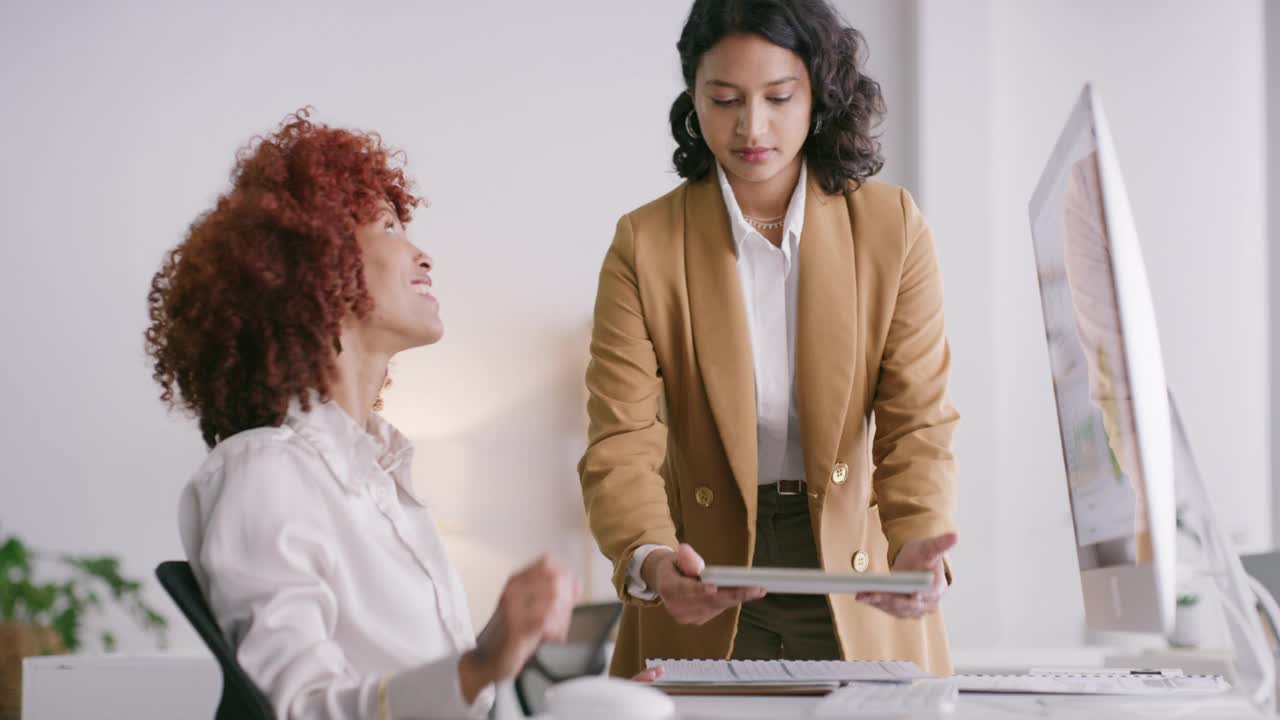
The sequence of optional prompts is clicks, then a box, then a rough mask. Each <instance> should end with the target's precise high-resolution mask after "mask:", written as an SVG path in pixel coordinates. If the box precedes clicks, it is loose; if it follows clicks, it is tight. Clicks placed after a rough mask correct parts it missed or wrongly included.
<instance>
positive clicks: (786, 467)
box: [627, 161, 808, 600]
mask: <svg viewBox="0 0 1280 720" xmlns="http://www.w3.org/2000/svg"><path fill="white" fill-rule="evenodd" d="M716 178H717V179H718V180H719V182H720V194H721V195H722V196H723V197H724V204H725V208H726V209H727V210H728V212H729V229H730V231H731V232H732V234H733V247H734V251H735V252H736V253H737V255H738V263H737V265H738V282H739V284H740V285H741V286H742V301H743V309H744V310H745V311H746V316H747V328H748V329H749V331H750V334H751V358H752V364H753V368H754V370H755V385H756V387H755V390H756V460H757V465H756V467H757V470H756V482H757V483H758V484H760V485H765V484H768V483H772V482H777V481H778V480H803V479H804V454H803V448H802V446H801V443H800V415H799V410H798V409H797V404H796V304H797V295H798V291H799V287H800V236H801V233H802V232H803V230H804V206H805V199H806V189H805V185H806V182H807V180H808V166H807V164H806V163H804V162H803V161H801V165H800V179H799V180H798V181H797V182H796V188H795V190H794V191H792V193H791V201H790V202H789V203H788V204H787V214H786V215H785V216H784V217H783V221H782V242H781V244H780V246H778V245H774V244H773V243H772V242H770V241H769V239H768V238H766V237H765V236H764V235H762V234H761V233H760V231H759V230H757V229H756V228H755V227H753V226H752V225H751V223H749V222H747V221H746V218H744V217H743V215H742V208H740V207H739V206H738V200H737V197H736V196H735V195H734V194H733V187H732V186H730V185H729V178H728V176H726V175H725V172H724V168H722V167H720V164H719V163H716ZM659 547H662V546H661V545H642V546H640V547H639V548H637V549H636V551H635V552H634V553H632V555H631V560H630V562H629V563H628V564H627V576H628V580H629V582H628V583H627V592H629V593H630V594H631V595H633V596H635V597H638V598H641V599H644V600H653V599H655V598H656V597H657V595H656V593H654V592H653V591H652V590H650V589H649V588H648V586H647V585H646V583H645V582H644V580H643V578H641V577H640V568H641V566H642V565H644V560H645V558H646V557H648V556H649V553H650V552H652V551H653V550H655V549H657V548H659Z"/></svg>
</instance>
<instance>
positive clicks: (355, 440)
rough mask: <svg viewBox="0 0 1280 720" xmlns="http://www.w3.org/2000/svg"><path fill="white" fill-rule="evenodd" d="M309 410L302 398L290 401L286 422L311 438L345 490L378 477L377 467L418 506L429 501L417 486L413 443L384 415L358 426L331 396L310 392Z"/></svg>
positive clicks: (352, 488)
mask: <svg viewBox="0 0 1280 720" xmlns="http://www.w3.org/2000/svg"><path fill="white" fill-rule="evenodd" d="M310 399H311V410H309V411H304V410H303V409H302V403H301V401H300V400H299V399H298V398H294V399H293V400H291V401H290V402H289V411H288V413H287V414H286V416H285V420H284V424H285V425H287V426H288V427H289V428H291V429H292V430H293V431H294V432H296V433H298V435H300V436H301V437H303V438H304V439H306V440H307V442H309V443H310V444H311V445H312V446H313V447H314V448H315V449H316V451H317V452H319V453H320V457H321V458H323V459H324V462H325V464H326V465H328V466H329V470H330V471H331V472H332V473H333V475H334V477H335V478H337V480H338V483H339V484H340V485H342V486H343V487H344V488H345V489H347V490H350V491H355V490H357V489H359V488H360V487H362V486H364V485H366V484H368V483H370V482H375V481H376V473H375V472H373V471H374V469H375V466H377V467H380V468H382V470H383V471H384V472H385V473H386V474H387V475H389V476H391V478H392V479H394V480H395V482H396V484H397V485H399V486H400V489H401V490H403V491H404V492H405V493H406V494H407V495H409V496H410V497H411V498H413V499H414V500H416V501H417V502H418V503H419V504H420V505H426V502H425V501H424V500H423V499H422V498H421V497H419V496H418V494H417V493H416V492H415V491H414V488H413V472H412V467H413V444H412V443H410V442H409V439H408V438H407V437H405V436H404V435H403V434H402V433H401V432H400V431H399V430H397V429H396V428H395V426H394V425H392V424H391V423H390V422H387V420H386V419H384V418H383V417H382V416H381V415H378V414H377V413H371V414H370V415H369V425H368V428H367V429H366V428H362V427H360V425H359V424H358V423H357V422H356V421H355V419H354V418H352V417H351V416H350V415H348V414H347V411H346V410H344V409H342V406H341V405H339V404H338V403H336V402H334V401H333V400H328V401H321V400H320V397H319V395H318V394H317V393H315V392H312V393H311V398H310Z"/></svg>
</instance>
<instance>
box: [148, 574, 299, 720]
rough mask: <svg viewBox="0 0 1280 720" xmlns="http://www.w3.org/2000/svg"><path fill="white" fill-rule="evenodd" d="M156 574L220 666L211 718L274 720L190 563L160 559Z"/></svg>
mask: <svg viewBox="0 0 1280 720" xmlns="http://www.w3.org/2000/svg"><path fill="white" fill-rule="evenodd" d="M156 577H157V578H159V579H160V584H161V585H163V586H164V589H165V591H167V592H168V593H169V597H171V598H173V601H174V602H175V603H177V604H178V609H179V610H181V611H182V614H183V615H185V616H187V620H188V621H190V622H191V625H192V627H194V628H195V629H196V632H197V633H199V634H200V638H201V639H202V640H204V644H205V645H208V646H209V650H211V651H212V652H213V656H214V657H215V658H217V659H218V664H219V665H221V666H222V698H221V699H220V700H219V701H218V710H217V712H216V713H215V714H214V716H213V717H214V720H233V719H235V720H275V717H276V714H275V711H274V710H272V709H271V703H269V702H267V698H266V696H265V695H263V694H262V691H261V690H259V689H258V686H257V685H254V684H253V681H252V680H250V679H249V676H248V675H247V674H245V671H244V668H242V667H240V663H239V662H237V661H236V653H235V650H234V649H233V648H232V647H231V643H229V642H227V639H226V638H225V637H223V635H222V630H221V629H219V628H218V623H217V621H216V620H214V619H213V612H212V611H211V610H209V604H208V603H207V602H205V599H204V593H202V592H201V591H200V585H199V584H198V583H197V582H196V576H195V575H193V574H192V573H191V566H190V565H189V564H187V563H186V562H185V561H183V560H169V561H166V562H162V563H160V564H159V565H157V566H156Z"/></svg>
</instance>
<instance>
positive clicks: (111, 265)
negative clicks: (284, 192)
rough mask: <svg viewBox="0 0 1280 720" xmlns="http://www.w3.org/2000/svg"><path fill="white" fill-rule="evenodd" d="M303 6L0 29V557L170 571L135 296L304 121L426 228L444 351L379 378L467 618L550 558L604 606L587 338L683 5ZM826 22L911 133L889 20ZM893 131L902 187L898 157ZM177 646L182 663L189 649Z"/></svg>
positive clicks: (164, 437)
mask: <svg viewBox="0 0 1280 720" xmlns="http://www.w3.org/2000/svg"><path fill="white" fill-rule="evenodd" d="M308 5H310V4H304V3H301V2H291V3H276V4H269V5H261V4H259V3H248V2H237V3H228V4H222V3H217V4H215V3H204V4H183V5H181V6H173V7H169V6H165V5H163V4H155V3H131V4H116V5H106V4H100V3H92V2H72V3H58V4H44V3H37V2H25V3H7V4H5V5H3V6H2V7H0V97H3V98H4V104H5V110H6V112H4V113H0V157H3V158H4V159H5V161H4V166H3V170H0V210H2V212H0V237H3V238H4V248H5V262H3V263H0V300H2V302H0V325H2V326H3V327H4V328H5V330H6V332H5V343H4V345H5V348H6V349H7V350H8V352H7V353H6V359H5V361H4V363H5V364H4V372H3V374H0V396H3V397H4V398H5V399H6V401H7V407H8V409H9V412H7V413H6V415H5V418H4V420H3V421H0V423H2V424H0V438H3V440H0V449H2V450H3V454H4V457H5V472H4V475H3V483H2V484H0V533H4V534H7V533H9V532H17V533H19V534H21V535H22V536H24V537H25V538H26V539H27V540H28V541H30V542H31V543H32V544H34V545H36V546H38V547H40V548H44V549H47V550H50V551H66V552H110V553H116V554H119V555H120V556H122V557H123V558H124V560H125V564H126V568H127V570H128V571H129V572H130V573H132V574H134V575H137V576H145V577H147V578H148V579H150V573H151V568H153V567H154V566H155V564H156V563H157V562H159V561H160V560H163V559H168V558H175V557H180V556H181V547H180V544H179V542H178V538H177V532H176V528H175V508H176V503H177V498H178V494H179V492H180V490H181V487H182V485H183V483H184V482H185V481H186V478H187V477H188V476H189V474H190V473H191V472H192V471H193V470H194V469H195V468H196V466H197V465H198V464H199V463H200V461H201V458H202V457H203V455H204V449H203V447H202V445H201V443H200V440H199V435H198V432H197V431H196V429H195V427H194V424H193V423H192V422H191V421H189V420H187V419H185V418H183V417H181V416H177V415H169V414H166V411H165V409H164V408H163V406H162V405H161V404H160V402H159V401H158V399H157V398H156V395H157V388H156V386H155V385H154V383H153V382H152V381H151V379H150V376H149V372H148V370H147V366H146V363H145V359H144V356H143V353H142V331H143V328H144V327H145V322H146V317H145V295H146V290H147V286H148V282H149V281H150V278H151V275H152V273H153V272H154V271H155V270H156V268H157V267H158V264H159V261H160V258H161V254H162V253H163V252H164V251H165V250H166V249H167V248H169V247H171V246H172V245H174V244H176V243H177V242H178V241H179V240H180V238H181V236H182V233H183V230H184V229H185V227H186V224H187V223H189V222H190V221H191V220H192V219H193V218H194V217H195V215H196V214H197V213H198V212H200V211H201V210H202V209H204V208H206V207H207V206H208V205H209V204H210V203H211V201H212V200H213V198H214V197H215V196H216V194H217V193H218V192H219V191H221V190H222V189H223V188H224V187H225V185H226V178H227V173H228V172H229V170H230V168H231V163H232V159H233V155H234V152H235V150H236V149H237V147H239V146H240V145H241V144H242V143H243V142H244V141H246V140H247V139H248V138H249V137H250V136H251V135H253V134H255V133H260V132H265V131H268V130H270V129H271V128H272V127H273V126H274V124H275V123H276V122H278V121H279V120H280V119H281V118H283V117H284V116H285V115H286V114H287V113H289V112H291V111H293V110H294V109H296V108H298V107H300V106H302V105H305V104H311V105H314V106H315V107H316V108H317V111H318V118H319V119H321V120H323V121H327V122H330V123H333V124H338V125H348V126H354V127H359V128H370V129H376V130H378V131H380V132H381V133H382V134H383V135H384V137H385V138H386V139H387V140H388V141H389V142H390V143H392V144H393V145H396V146H399V147H402V148H404V149H405V150H406V151H407V153H408V157H409V162H410V169H411V171H412V172H413V173H414V174H415V175H416V176H417V178H418V180H419V184H420V187H421V189H422V190H423V191H424V192H425V194H426V195H428V196H429V197H430V199H431V201H432V203H433V207H432V208H431V209H429V210H427V211H425V212H421V213H420V215H419V216H418V219H417V220H416V221H415V222H414V224H413V225H412V226H411V228H410V232H411V233H412V235H413V236H414V238H415V239H416V240H417V241H419V242H421V243H422V244H423V245H424V246H426V247H427V248H428V249H429V250H430V252H431V253H432V254H433V255H434V256H435V258H436V260H437V264H438V270H437V272H436V273H435V278H436V281H437V289H438V295H439V297H440V299H441V302H442V305H443V314H444V318H445V322H446V326H447V331H446V337H445V340H444V342H442V343H441V344H440V345H438V346H436V347H433V348H429V349H425V350H419V351H414V352H411V353H406V354H405V355H403V356H402V357H400V358H398V359H397V360H396V362H395V366H394V382H395V384H394V386H393V388H392V389H391V390H390V391H389V393H388V396H387V409H386V414H387V415H388V416H389V417H390V418H391V419H392V420H393V421H394V422H395V423H397V424H398V425H399V426H400V427H401V428H402V429H404V430H405V431H406V432H407V433H409V434H410V435H411V436H413V437H414V438H415V439H417V440H418V441H419V443H420V444H421V445H422V448H421V450H422V452H421V453H420V454H419V458H420V459H419V462H418V470H419V478H420V480H421V482H422V483H423V484H424V485H425V486H426V487H427V489H428V492H429V493H430V494H431V495H432V496H433V497H434V498H435V499H436V501H437V503H438V506H439V508H440V514H441V515H442V518H441V519H442V523H443V524H444V525H445V527H446V528H447V529H448V530H450V531H451V532H452V533H453V535H454V536H453V537H452V539H451V544H452V546H453V548H452V549H453V552H454V554H455V559H456V560H457V561H458V562H459V564H460V565H461V567H462V571H463V573H464V575H465V578H466V581H467V584H468V587H469V590H470V594H471V597H472V604H473V611H474V612H475V613H476V614H477V615H478V616H481V617H487V615H488V612H489V609H490V608H491V607H492V604H493V602H494V600H495V598H496V593H497V591H498V589H499V588H500V584H501V581H502V579H503V578H505V576H506V575H507V574H508V573H509V572H510V571H511V570H512V569H514V568H515V567H517V566H518V565H519V564H520V563H523V562H525V561H527V560H529V559H530V558H532V557H533V556H534V555H536V554H537V553H540V552H544V551H546V552H553V553H555V554H557V555H559V556H560V557H562V558H564V559H565V560H566V561H567V562H569V563H570V564H571V565H573V566H574V567H576V568H578V571H579V572H580V573H582V574H583V575H584V576H586V577H587V579H588V585H589V590H590V592H592V593H593V594H595V595H597V596H600V595H606V594H608V593H609V592H610V589H609V586H608V582H607V576H608V567H607V565H606V564H605V563H604V561H603V559H601V558H600V557H599V555H598V553H597V552H596V551H595V548H594V545H592V544H590V543H589V541H588V540H587V537H586V533H585V530H584V529H583V522H582V511H581V501H580V495H579V492H578V487H577V480H576V474H575V471H574V464H575V463H576V461H577V459H578V457H579V455H580V453H581V450H582V447H583V444H584V438H583V433H584V428H585V419H584V412H583V405H584V401H585V397H584V391H583V388H582V372H583V370H584V368H585V363H586V342H587V333H588V323H589V318H590V312H591V307H592V301H593V297H594V293H595V283H596V274H597V272H598V270H599V264H600V261H601V259H602V258H603V254H604V250H605V248H606V247H607V244H608V242H609V240H610V238H611V236H612V232H613V227H614V223H615V221H616V219H617V217H618V216H619V215H620V214H621V213H623V212H625V211H627V210H629V209H631V208H633V207H636V206H638V205H640V204H641V203H643V202H646V201H648V200H649V199H651V198H653V197H656V196H657V195H659V194H661V193H663V192H665V191H666V190H667V189H669V188H670V187H672V186H674V185H675V183H676V182H677V180H678V178H676V177H675V175H674V173H673V172H672V171H671V170H670V151H671V143H670V140H669V135H668V132H667V129H666V113H667V109H668V108H669V106H670V102H671V100H672V99H673V98H674V96H675V94H676V93H677V92H678V91H679V90H680V87H681V85H680V77H679V65H678V61H677V57H676V53H675V42H676V39H677V38H678V35H679V31H680V27H681V25H682V24H683V21H684V18H685V15H686V13H687V12H688V3H686V2H665V3H624V2H615V3H599V2H592V1H589V0H579V1H577V2H561V3H557V4H555V5H554V6H543V5H538V4H526V3H500V2H468V3H448V4H444V3H441V4H410V3H381V4H376V5H371V4H364V5H360V6H356V5H351V4H344V3H327V4H321V5H319V6H318V7H316V8H315V9H309V10H306V11H305V12H304V11H303V8H304V7H306V6H308ZM842 8H843V10H844V11H845V13H846V14H847V15H849V16H850V17H851V18H852V19H853V20H854V21H855V22H858V23H859V24H860V25H861V26H863V27H864V28H866V30H867V32H868V34H869V35H871V36H872V37H871V40H872V43H873V53H874V54H873V61H872V62H873V65H872V67H873V70H883V72H884V76H883V77H882V78H881V79H882V80H883V81H884V83H885V89H886V93H887V94H888V95H889V100H890V104H891V106H894V105H896V104H897V103H898V98H902V104H903V105H907V104H908V103H910V102H911V97H910V95H911V93H910V90H909V87H910V86H909V85H907V84H906V83H908V82H909V80H910V79H911V78H910V73H909V72H908V71H907V70H906V69H905V68H908V67H909V65H908V64H906V63H905V61H904V60H903V59H902V58H903V56H904V55H905V52H906V51H905V50H903V49H902V48H901V47H899V45H898V42H897V41H898V39H899V38H900V36H901V35H902V34H903V33H905V32H907V31H908V30H909V29H910V28H909V25H908V24H907V21H906V20H905V18H904V16H903V15H902V12H901V10H900V8H899V7H898V6H896V5H895V4H894V3H892V2H883V1H881V2H871V1H868V0H861V1H850V2H844V3H842ZM880 34H883V35H885V36H887V37H889V38H891V40H889V41H886V42H885V43H884V49H883V50H880V49H877V48H878V47H879V46H878V45H877V44H876V43H877V41H876V38H877V36H878V35H880ZM885 130H886V135H885V142H886V148H887V152H888V154H889V164H888V166H887V168H886V171H885V175H886V177H887V178H889V179H896V180H899V181H901V179H902V177H904V176H905V175H907V174H908V173H909V172H910V171H911V169H912V168H913V166H914V162H913V161H911V160H910V159H903V158H904V156H907V155H908V154H909V152H910V149H911V145H912V144H913V143H912V142H910V140H909V138H908V137H907V136H906V135H905V134H899V133H897V132H896V131H895V130H894V127H893V126H886V128H885ZM150 597H151V598H152V599H153V600H154V601H156V602H157V603H162V604H164V605H165V606H166V607H168V601H167V599H164V598H163V595H162V593H161V592H160V591H159V590H158V588H156V587H154V586H153V587H152V588H151V591H150ZM171 616H172V619H173V620H174V621H175V622H174V627H175V632H174V635H173V644H174V645H175V646H176V647H179V648H195V647H199V642H198V640H197V639H196V638H195V636H194V634H192V633H191V632H190V631H188V630H187V628H186V625H185V623H184V622H182V621H181V619H180V618H179V617H178V616H177V613H176V611H174V612H171ZM121 634H122V647H123V648H125V649H139V648H143V647H145V646H146V642H145V640H144V639H142V638H140V637H138V636H137V635H136V634H135V633H130V632H127V631H126V632H123V633H121Z"/></svg>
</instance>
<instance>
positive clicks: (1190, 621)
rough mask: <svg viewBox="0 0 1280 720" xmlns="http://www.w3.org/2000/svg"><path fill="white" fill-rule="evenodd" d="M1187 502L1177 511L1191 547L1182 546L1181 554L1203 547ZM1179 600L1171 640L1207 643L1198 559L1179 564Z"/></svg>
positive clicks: (1186, 645)
mask: <svg viewBox="0 0 1280 720" xmlns="http://www.w3.org/2000/svg"><path fill="white" fill-rule="evenodd" d="M1188 514H1189V513H1188V511H1187V509H1186V507H1185V506H1179V507H1178V509H1177V512H1176V514H1175V523H1176V526H1177V529H1178V534H1179V535H1180V536H1181V537H1184V538H1186V539H1187V541H1188V542H1189V544H1190V545H1189V547H1186V548H1185V549H1184V547H1181V546H1180V547H1179V548H1178V557H1179V558H1184V557H1194V556H1196V555H1199V553H1200V552H1201V551H1202V550H1203V549H1204V542H1203V540H1201V538H1200V533H1199V532H1197V531H1196V528H1195V526H1194V523H1193V522H1192V521H1191V520H1190V519H1189V518H1188ZM1178 575H1179V577H1178V586H1179V588H1178V600H1177V607H1176V608H1175V609H1174V615H1173V631H1172V632H1171V633H1169V637H1168V641H1169V644H1170V645H1172V646H1173V647H1180V648H1197V647H1200V646H1201V645H1202V644H1204V639H1205V638H1204V634H1205V618H1204V615H1205V611H1204V607H1203V606H1202V603H1201V598H1200V593H1198V592H1196V590H1195V588H1196V585H1197V581H1198V578H1197V576H1198V575H1199V573H1198V571H1197V566H1196V564H1195V563H1191V562H1185V561H1184V562H1182V563H1180V564H1179V567H1178Z"/></svg>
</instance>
